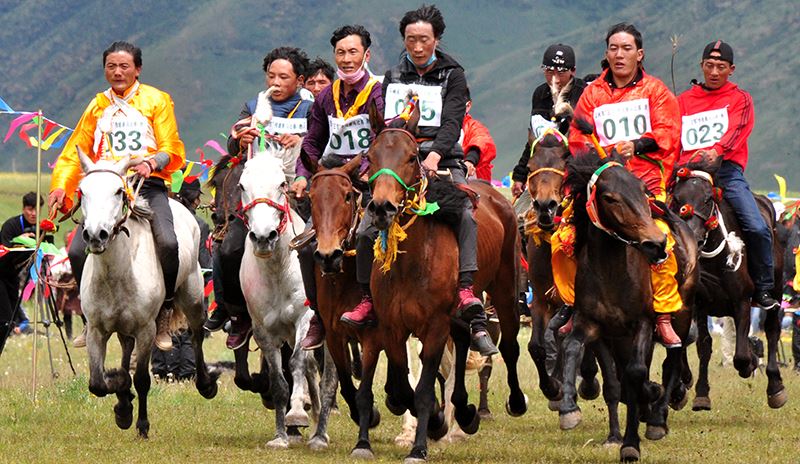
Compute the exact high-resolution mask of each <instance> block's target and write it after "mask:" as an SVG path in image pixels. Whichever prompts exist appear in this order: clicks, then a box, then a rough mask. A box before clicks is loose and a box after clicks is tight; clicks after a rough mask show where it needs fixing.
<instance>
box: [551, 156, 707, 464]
mask: <svg viewBox="0 0 800 464" xmlns="http://www.w3.org/2000/svg"><path fill="white" fill-rule="evenodd" d="M619 161H620V160H612V159H601V158H600V157H599V156H598V155H597V153H596V152H589V153H587V154H585V155H580V156H577V157H574V158H572V159H571V160H570V161H569V164H568V167H567V171H568V173H569V174H568V178H567V181H566V184H567V186H568V187H569V189H570V191H571V192H572V193H573V194H574V195H575V199H574V205H575V206H574V207H575V214H574V218H573V220H574V223H575V228H576V233H577V239H576V245H575V249H576V252H575V253H576V257H577V260H578V267H577V275H576V279H575V316H574V328H573V330H572V332H571V333H570V334H569V335H568V336H567V338H566V340H565V342H564V343H565V348H564V350H565V356H566V360H565V367H564V385H563V399H562V402H561V409H560V415H561V420H562V426H563V425H564V423H569V424H568V425H570V426H574V425H576V419H577V420H578V421H579V420H580V419H579V418H580V409H579V408H578V406H577V404H576V403H575V393H576V392H575V373H576V367H577V358H578V356H579V354H580V350H581V345H582V344H583V343H584V342H588V341H593V340H598V341H600V342H602V343H598V344H596V346H597V354H598V357H599V358H606V357H611V358H613V360H614V363H615V365H616V369H617V372H618V375H620V376H621V381H622V397H623V401H624V402H625V403H626V405H627V420H626V427H625V435H624V437H623V444H622V448H621V449H620V459H621V460H624V461H633V460H638V459H639V454H640V452H639V443H640V439H639V431H638V429H639V421H640V417H643V418H644V419H645V420H646V422H647V423H648V432H647V434H646V436H647V437H648V438H651V439H658V438H661V437H663V436H664V435H665V434H666V431H667V426H666V416H667V410H668V408H667V404H669V403H672V404H673V405H674V404H676V403H679V402H680V400H682V399H683V397H682V396H681V395H682V394H683V396H685V387H684V386H683V384H682V383H681V376H680V374H681V367H682V363H681V354H682V352H681V350H680V349H671V350H667V357H666V360H665V361H664V365H663V366H662V369H663V380H662V382H663V385H664V387H661V386H660V385H657V384H655V383H653V382H651V381H650V380H649V377H650V372H649V370H650V362H651V360H652V353H653V332H654V312H653V291H652V287H651V283H650V265H651V264H653V263H658V262H660V261H661V260H663V259H666V257H667V254H666V243H667V237H666V235H665V234H664V233H663V232H662V231H661V230H660V229H659V228H658V227H657V225H656V224H655V221H654V220H653V219H652V217H651V209H650V206H649V204H648V199H647V193H646V190H645V186H644V183H643V182H642V181H641V180H639V179H638V178H636V177H635V176H634V175H633V174H632V173H630V172H629V171H628V170H627V169H625V168H624V167H623V165H622V163H620V162H619ZM588 206H591V207H592V208H593V209H594V211H595V212H596V214H594V215H593V216H592V218H591V219H590V216H589V214H588V213H587V207H588ZM663 209H666V208H663ZM664 214H666V216H667V219H668V220H669V222H670V226H671V228H672V231H673V234H674V236H675V238H676V241H677V242H678V245H676V246H675V248H674V252H675V253H676V254H677V256H678V262H679V263H680V264H679V268H680V269H681V271H680V272H679V275H678V276H677V278H678V282H679V283H680V293H681V297H682V298H683V301H684V306H685V307H689V308H691V306H690V305H691V302H692V301H693V294H692V292H693V288H694V285H695V283H696V280H697V278H698V276H697V268H696V266H694V263H695V262H696V258H695V257H696V251H697V250H696V244H695V241H694V239H693V238H692V236H691V232H690V230H689V229H688V227H687V226H686V225H685V224H684V223H683V222H682V221H680V220H674V219H677V218H676V217H675V216H674V215H671V214H670V213H669V212H668V211H665V213H664ZM690 325H691V311H690V310H682V311H679V312H678V313H676V314H675V320H674V321H673V326H674V327H675V329H676V332H677V333H678V334H679V335H680V336H681V339H682V340H687V339H688V332H689V328H690ZM567 428H571V427H567Z"/></svg>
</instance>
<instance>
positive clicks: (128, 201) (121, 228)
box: [62, 169, 134, 242]
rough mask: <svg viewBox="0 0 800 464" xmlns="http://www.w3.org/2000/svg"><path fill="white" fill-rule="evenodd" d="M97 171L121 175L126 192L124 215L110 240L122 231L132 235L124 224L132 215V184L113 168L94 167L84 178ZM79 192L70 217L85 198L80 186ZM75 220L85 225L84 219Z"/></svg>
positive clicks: (124, 191)
mask: <svg viewBox="0 0 800 464" xmlns="http://www.w3.org/2000/svg"><path fill="white" fill-rule="evenodd" d="M97 173H107V174H114V175H115V176H117V177H119V179H120V180H121V181H122V189H123V193H124V195H123V196H122V211H123V213H122V217H121V218H119V220H117V222H116V223H115V224H114V227H113V228H112V229H111V235H110V236H109V238H108V241H109V242H111V241H112V240H114V237H116V236H117V235H118V234H119V233H120V232H125V235H127V236H128V237H130V235H131V234H130V232H129V231H128V229H127V228H126V227H125V226H124V224H125V221H127V220H128V218H129V217H130V216H131V211H132V209H133V208H132V204H133V201H134V195H133V193H132V192H131V189H130V186H129V185H128V180H127V179H126V178H125V177H124V176H122V175H121V174H120V173H118V172H117V171H114V170H112V169H94V170H91V171H89V172H87V173H86V174H84V176H83V178H84V179H86V178H87V177H89V176H90V175H92V174H97ZM77 193H78V201H77V202H76V203H75V206H73V207H72V211H70V213H69V215H68V216H69V217H71V216H72V214H74V212H75V211H77V210H78V208H80V205H81V199H82V198H83V192H82V191H81V189H80V186H79V187H78V190H77ZM62 220H63V219H62ZM73 220H74V219H73ZM75 222H76V223H78V224H81V225H83V221H75Z"/></svg>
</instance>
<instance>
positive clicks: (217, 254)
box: [212, 219, 247, 315]
mask: <svg viewBox="0 0 800 464" xmlns="http://www.w3.org/2000/svg"><path fill="white" fill-rule="evenodd" d="M246 238H247V228H246V227H245V226H244V223H243V222H242V221H241V220H240V219H233V220H231V221H230V223H229V224H228V232H227V233H226V234H225V237H224V238H223V239H222V242H221V243H218V244H217V245H216V246H215V247H214V254H213V256H212V275H213V279H214V298H216V300H217V304H218V305H219V304H220V303H222V304H223V305H224V308H225V310H226V311H228V314H231V315H247V306H246V304H247V303H246V302H245V301H244V294H243V293H242V285H241V281H240V280H239V269H240V268H241V267H242V256H244V242H245V239H246Z"/></svg>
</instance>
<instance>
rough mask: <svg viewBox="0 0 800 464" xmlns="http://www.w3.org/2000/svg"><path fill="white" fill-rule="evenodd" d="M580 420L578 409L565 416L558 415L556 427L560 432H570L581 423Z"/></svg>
mask: <svg viewBox="0 0 800 464" xmlns="http://www.w3.org/2000/svg"><path fill="white" fill-rule="evenodd" d="M582 418H583V416H582V415H581V410H580V409H576V410H574V411H570V412H568V413H565V414H559V415H558V426H559V427H561V430H572V429H574V428H575V427H577V426H578V424H580V423H581V419H582Z"/></svg>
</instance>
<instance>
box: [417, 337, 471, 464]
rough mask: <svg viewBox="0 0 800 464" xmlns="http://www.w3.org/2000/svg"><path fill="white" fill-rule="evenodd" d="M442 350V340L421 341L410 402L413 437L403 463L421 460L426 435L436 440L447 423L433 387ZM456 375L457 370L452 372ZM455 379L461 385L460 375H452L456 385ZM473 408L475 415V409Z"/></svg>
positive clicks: (424, 448)
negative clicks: (419, 367) (417, 373)
mask: <svg viewBox="0 0 800 464" xmlns="http://www.w3.org/2000/svg"><path fill="white" fill-rule="evenodd" d="M426 342H427V343H426ZM432 345H436V346H432ZM443 352H444V343H443V341H439V340H435V339H433V340H425V342H423V345H422V373H421V374H420V378H419V382H418V383H417V388H416V389H415V390H414V406H415V408H416V410H417V433H416V436H415V438H414V446H413V448H411V452H410V453H409V454H408V456H406V458H405V460H404V462H405V463H406V464H410V463H415V462H424V461H425V460H426V459H427V457H428V436H429V435H430V437H431V438H432V439H434V440H438V439H440V438H441V437H443V436H444V435H446V434H447V423H446V422H445V420H444V414H443V413H442V411H441V409H440V408H439V403H438V402H437V401H436V389H435V383H436V373H437V372H438V371H439V364H440V363H441V361H442V354H443ZM456 363H458V361H456ZM457 376H458V373H456V377H457ZM459 383H461V384H462V385H463V383H464V378H463V376H462V378H461V379H458V378H456V388H458V384H459ZM454 396H455V393H454ZM473 408H474V406H473ZM473 412H474V413H475V416H476V417H478V416H477V411H473Z"/></svg>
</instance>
